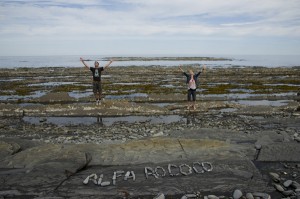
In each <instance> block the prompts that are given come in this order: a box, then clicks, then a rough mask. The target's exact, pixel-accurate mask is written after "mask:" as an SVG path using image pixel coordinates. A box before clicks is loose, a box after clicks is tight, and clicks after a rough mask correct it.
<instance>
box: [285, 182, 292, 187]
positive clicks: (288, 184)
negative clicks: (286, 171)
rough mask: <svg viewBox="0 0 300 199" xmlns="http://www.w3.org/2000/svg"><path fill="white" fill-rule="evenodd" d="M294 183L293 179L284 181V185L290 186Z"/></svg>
mask: <svg viewBox="0 0 300 199" xmlns="http://www.w3.org/2000/svg"><path fill="white" fill-rule="evenodd" d="M292 183H293V181H291V180H287V181H285V182H284V183H283V186H285V187H289V186H291V184H292Z"/></svg>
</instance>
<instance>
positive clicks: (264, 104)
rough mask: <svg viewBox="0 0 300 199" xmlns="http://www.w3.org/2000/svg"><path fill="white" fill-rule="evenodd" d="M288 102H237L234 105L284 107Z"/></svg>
mask: <svg viewBox="0 0 300 199" xmlns="http://www.w3.org/2000/svg"><path fill="white" fill-rule="evenodd" d="M289 102H290V100H276V101H271V100H238V101H235V102H234V103H238V104H242V105H248V106H259V105H263V106H285V105H287V104H288V103H289Z"/></svg>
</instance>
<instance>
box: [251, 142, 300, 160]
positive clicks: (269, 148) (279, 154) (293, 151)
mask: <svg viewBox="0 0 300 199" xmlns="http://www.w3.org/2000/svg"><path fill="white" fill-rule="evenodd" d="M257 160H258V161H300V143H297V142H281V143H280V144H278V143H273V144H268V145H264V146H262V149H261V151H260V154H259V157H258V159H257Z"/></svg>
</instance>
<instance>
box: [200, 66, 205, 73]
mask: <svg viewBox="0 0 300 199" xmlns="http://www.w3.org/2000/svg"><path fill="white" fill-rule="evenodd" d="M205 70H206V65H203V66H202V71H201V72H202V73H204V72H205Z"/></svg>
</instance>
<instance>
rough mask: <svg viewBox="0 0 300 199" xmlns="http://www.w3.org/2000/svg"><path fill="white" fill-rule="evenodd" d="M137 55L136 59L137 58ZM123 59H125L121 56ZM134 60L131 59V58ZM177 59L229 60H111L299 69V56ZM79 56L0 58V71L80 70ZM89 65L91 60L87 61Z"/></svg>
mask: <svg viewBox="0 0 300 199" xmlns="http://www.w3.org/2000/svg"><path fill="white" fill-rule="evenodd" d="M114 56H115V57H120V56H122V55H107V56H96V55H85V56H82V57H83V58H84V59H89V60H100V66H103V65H105V64H106V63H107V61H102V60H103V58H104V57H114ZM138 56H139V57H177V56H180V55H147V56H145V55H144V56H140V55H138ZM138 56H137V57H138ZM123 57H126V56H124V55H123ZM134 57H135V56H134ZM180 57H216V58H228V59H232V60H229V61H188V60H187V61H115V62H113V64H112V65H111V67H114V66H178V65H180V64H182V65H188V64H206V65H207V66H208V67H236V66H240V67H247V66H250V67H253V66H258V67H294V66H300V56H299V55H188V56H186V55H185V56H180ZM79 58H80V56H79V55H66V56H0V68H16V67H83V65H82V63H81V62H80V61H79ZM87 63H88V64H89V65H90V66H93V61H90V62H87Z"/></svg>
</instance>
